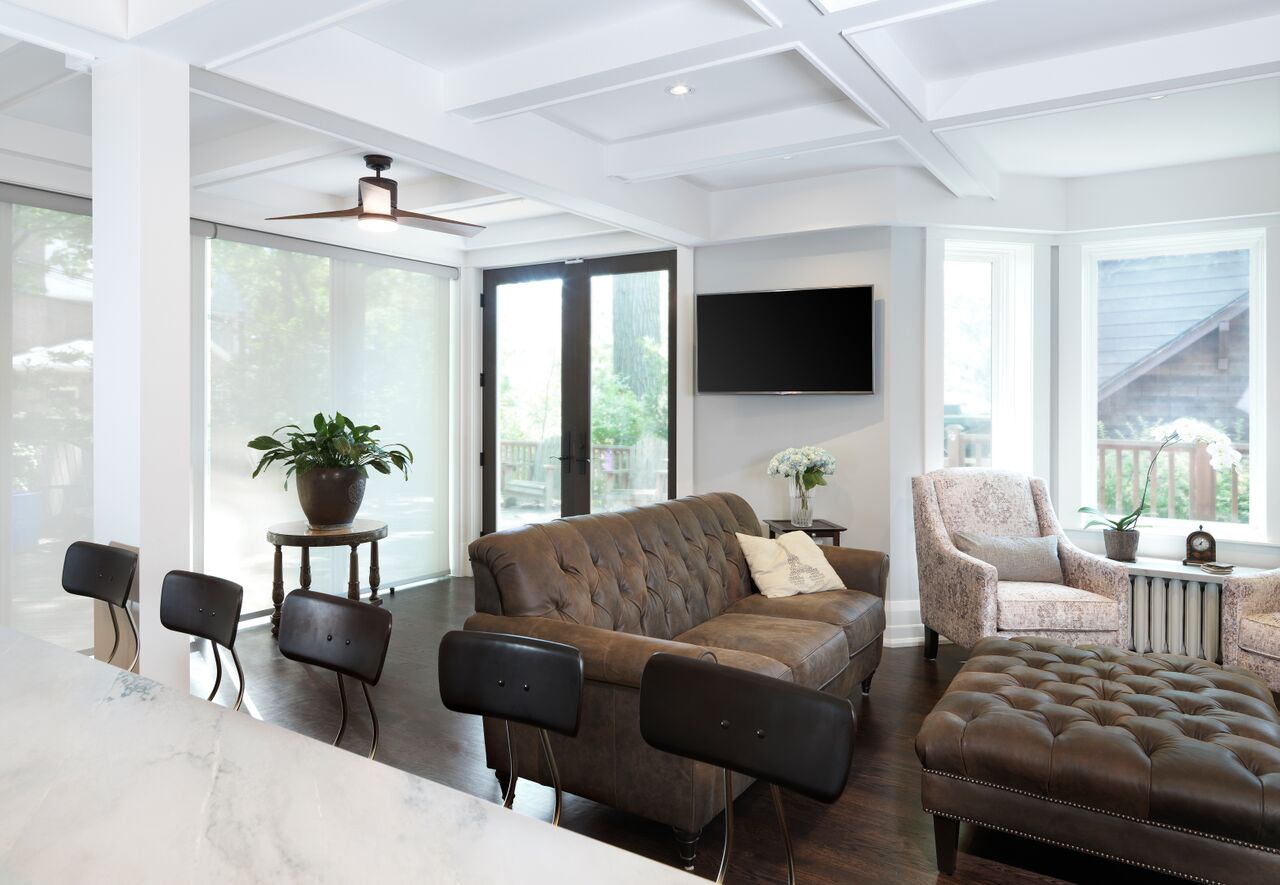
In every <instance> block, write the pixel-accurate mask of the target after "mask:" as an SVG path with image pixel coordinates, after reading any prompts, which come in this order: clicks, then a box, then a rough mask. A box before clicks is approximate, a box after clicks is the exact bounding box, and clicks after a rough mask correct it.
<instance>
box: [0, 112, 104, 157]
mask: <svg viewBox="0 0 1280 885" xmlns="http://www.w3.org/2000/svg"><path fill="white" fill-rule="evenodd" d="M0 150H4V151H8V152H10V153H13V154H17V155H25V156H29V157H39V158H40V159H41V160H45V161H47V162H51V163H60V164H62V165H64V166H73V167H75V168H77V169H88V168H89V167H90V165H91V163H92V159H91V157H92V148H91V145H90V141H89V136H87V135H81V134H80V133H79V132H70V131H68V130H66V129H58V128H57V127H55V126H45V125H44V124H42V123H32V122H31V121H29V120H21V119H18V118H17V117H9V116H5V115H3V114H0Z"/></svg>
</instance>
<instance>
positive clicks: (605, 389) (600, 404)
mask: <svg viewBox="0 0 1280 885" xmlns="http://www.w3.org/2000/svg"><path fill="white" fill-rule="evenodd" d="M670 284H671V281H670V277H669V274H668V272H667V271H666V270H654V271H644V272H640V273H625V274H609V275H593V276H592V277H591V409H590V414H591V455H590V458H591V461H590V465H591V512H593V513H596V512H599V511H603V510H620V509H622V508H625V507H635V506H637V505H640V504H651V503H653V502H654V501H662V500H665V499H666V498H667V497H668V484H669V483H668V475H669V468H668V460H667V459H668V437H669V428H670V421H669V415H668V407H669V406H668V401H667V400H668V397H667V393H668V389H669V383H668V371H669V367H670V350H669V348H670V326H671V323H670V309H669V308H670V298H669V291H668V287H669V286H670Z"/></svg>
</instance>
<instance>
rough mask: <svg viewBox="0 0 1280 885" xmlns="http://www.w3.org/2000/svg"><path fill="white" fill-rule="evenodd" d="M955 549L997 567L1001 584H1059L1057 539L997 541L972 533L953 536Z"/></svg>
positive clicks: (1050, 536)
mask: <svg viewBox="0 0 1280 885" xmlns="http://www.w3.org/2000/svg"><path fill="white" fill-rule="evenodd" d="M951 540H952V542H953V543H954V544H955V545H956V549H957V550H959V551H960V552H961V553H968V554H969V555H970V556H972V557H973V558H974V559H981V560H982V561H983V562H985V563H989V564H991V565H994V566H995V567H996V578H997V580H1000V581H1038V582H1040V583H1043V584H1061V583H1062V562H1061V561H1060V560H1059V559H1058V536H1057V535H1046V536H1045V537H1043V538H1000V537H996V536H994V535H979V534H976V533H974V532H956V533H955V536H954V537H953V538H952V539H951Z"/></svg>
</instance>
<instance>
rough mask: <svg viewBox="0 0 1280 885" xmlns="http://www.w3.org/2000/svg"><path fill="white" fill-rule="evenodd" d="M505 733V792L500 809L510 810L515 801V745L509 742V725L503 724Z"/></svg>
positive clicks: (508, 723) (507, 723)
mask: <svg viewBox="0 0 1280 885" xmlns="http://www.w3.org/2000/svg"><path fill="white" fill-rule="evenodd" d="M502 727H503V728H505V729H506V731H507V769H508V773H507V792H506V794H505V795H503V797H502V807H503V808H510V807H511V803H513V802H515V801H516V745H515V744H514V743H512V741H511V723H510V722H503V723H502Z"/></svg>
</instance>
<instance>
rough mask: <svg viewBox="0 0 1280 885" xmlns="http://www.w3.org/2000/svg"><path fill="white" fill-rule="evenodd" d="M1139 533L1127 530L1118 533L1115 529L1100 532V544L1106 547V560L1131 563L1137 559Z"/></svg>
mask: <svg viewBox="0 0 1280 885" xmlns="http://www.w3.org/2000/svg"><path fill="white" fill-rule="evenodd" d="M1140 534H1141V532H1136V531H1134V530H1133V529H1129V530H1128V531H1126V532H1118V531H1116V530H1115V529H1103V530H1102V542H1103V543H1104V544H1106V545H1107V559H1114V560H1115V561H1116V562H1133V561H1134V560H1135V559H1137V557H1138V536H1139V535H1140Z"/></svg>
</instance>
